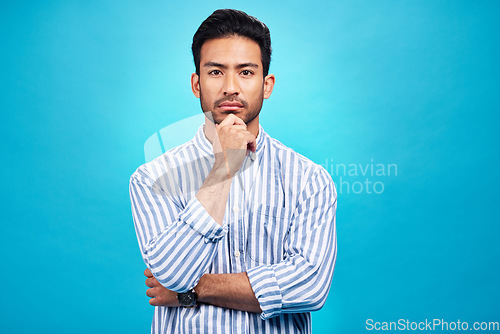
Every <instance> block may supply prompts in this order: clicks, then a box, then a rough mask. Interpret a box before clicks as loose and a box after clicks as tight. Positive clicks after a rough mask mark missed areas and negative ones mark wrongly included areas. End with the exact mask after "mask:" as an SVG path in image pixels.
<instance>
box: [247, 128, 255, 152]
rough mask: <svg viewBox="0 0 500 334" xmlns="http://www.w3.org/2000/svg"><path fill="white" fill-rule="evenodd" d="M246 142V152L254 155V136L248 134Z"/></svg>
mask: <svg viewBox="0 0 500 334" xmlns="http://www.w3.org/2000/svg"><path fill="white" fill-rule="evenodd" d="M246 140H247V150H249V151H252V152H254V153H255V149H256V147H257V139H256V138H255V136H254V135H253V134H251V133H250V132H249V133H248V134H247V136H246Z"/></svg>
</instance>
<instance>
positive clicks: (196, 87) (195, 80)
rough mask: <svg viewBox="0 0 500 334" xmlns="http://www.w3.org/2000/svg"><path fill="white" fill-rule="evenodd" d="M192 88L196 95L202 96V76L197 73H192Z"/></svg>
mask: <svg viewBox="0 0 500 334" xmlns="http://www.w3.org/2000/svg"><path fill="white" fill-rule="evenodd" d="M191 90H192V91H193V94H194V96H196V97H197V98H200V76H199V75H198V74H196V73H193V74H191Z"/></svg>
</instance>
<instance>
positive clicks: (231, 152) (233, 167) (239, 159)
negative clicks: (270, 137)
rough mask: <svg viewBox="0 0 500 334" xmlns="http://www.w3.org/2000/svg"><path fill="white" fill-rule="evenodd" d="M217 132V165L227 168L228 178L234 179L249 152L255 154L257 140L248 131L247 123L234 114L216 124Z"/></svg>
mask: <svg viewBox="0 0 500 334" xmlns="http://www.w3.org/2000/svg"><path fill="white" fill-rule="evenodd" d="M215 130H216V133H217V135H216V138H215V139H214V143H213V149H214V154H215V158H216V162H218V164H217V165H219V166H223V167H225V168H226V172H227V174H228V176H229V177H232V176H234V174H236V172H237V171H238V170H239V169H240V168H241V164H242V163H243V160H244V159H245V156H246V154H247V151H248V150H250V151H252V152H255V149H256V138H255V136H254V135H253V134H251V133H250V131H248V130H247V126H246V124H245V122H243V120H242V119H241V118H239V117H238V116H235V115H234V114H229V115H228V116H227V117H226V118H225V119H224V120H223V121H222V122H221V123H220V124H216V125H215ZM220 153H223V154H220Z"/></svg>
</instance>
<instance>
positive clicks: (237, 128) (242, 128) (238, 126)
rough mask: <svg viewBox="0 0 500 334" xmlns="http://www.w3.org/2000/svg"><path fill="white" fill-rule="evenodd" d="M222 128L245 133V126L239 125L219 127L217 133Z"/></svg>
mask: <svg viewBox="0 0 500 334" xmlns="http://www.w3.org/2000/svg"><path fill="white" fill-rule="evenodd" d="M222 128H225V129H227V130H229V129H234V130H239V131H247V126H246V125H241V124H226V125H223V126H221V127H219V132H220V130H221V129H222Z"/></svg>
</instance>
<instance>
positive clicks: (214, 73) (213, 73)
mask: <svg viewBox="0 0 500 334" xmlns="http://www.w3.org/2000/svg"><path fill="white" fill-rule="evenodd" d="M208 74H211V75H221V74H222V72H221V71H219V70H212V71H210V72H208Z"/></svg>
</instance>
